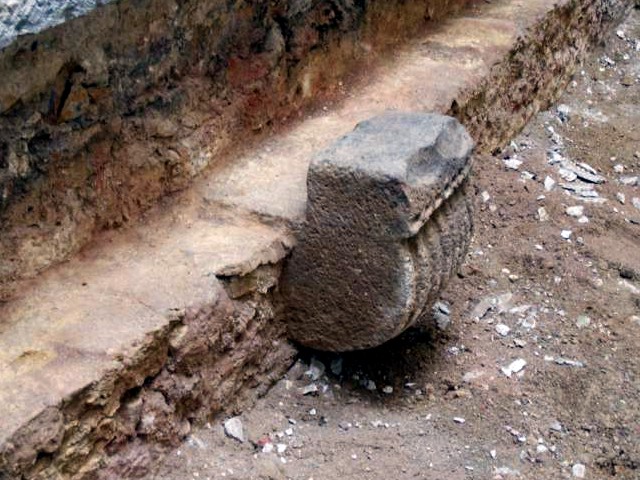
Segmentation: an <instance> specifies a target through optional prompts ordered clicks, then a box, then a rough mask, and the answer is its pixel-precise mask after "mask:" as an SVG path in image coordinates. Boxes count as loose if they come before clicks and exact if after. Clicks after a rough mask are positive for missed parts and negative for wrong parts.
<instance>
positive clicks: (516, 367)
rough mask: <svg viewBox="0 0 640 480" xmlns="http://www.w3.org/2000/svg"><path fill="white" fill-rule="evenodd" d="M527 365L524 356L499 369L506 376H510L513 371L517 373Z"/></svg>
mask: <svg viewBox="0 0 640 480" xmlns="http://www.w3.org/2000/svg"><path fill="white" fill-rule="evenodd" d="M526 365H527V361H526V360H525V359H524V358H519V359H517V360H514V361H513V362H511V363H510V364H509V365H508V366H506V367H502V368H501V369H500V370H501V371H502V373H504V374H505V375H506V376H507V377H509V378H511V375H513V374H514V373H518V372H520V371H522V369H523V368H524V367H525V366H526Z"/></svg>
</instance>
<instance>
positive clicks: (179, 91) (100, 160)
mask: <svg viewBox="0 0 640 480" xmlns="http://www.w3.org/2000/svg"><path fill="white" fill-rule="evenodd" d="M470 1H473V0H419V1H406V0H275V1H270V2H266V1H258V0H253V1H247V0H244V1H243V0H235V1H226V0H186V1H178V0H121V1H116V2H113V3H110V4H107V5H105V6H103V7H100V8H97V9H95V10H93V11H92V12H91V13H89V14H87V15H85V16H83V17H80V18H76V19H74V20H71V21H68V22H66V23H63V24H61V25H59V26H57V27H55V28H51V29H49V30H45V31H43V32H41V33H39V34H37V35H27V36H24V37H19V38H18V39H17V40H16V41H14V42H13V43H11V44H10V45H9V46H7V47H5V48H4V50H2V51H0V78H2V80H3V81H2V82H0V230H2V232H3V235H2V236H1V237H0V258H1V259H2V262H0V300H2V299H3V298H4V299H6V298H8V296H9V295H10V292H11V289H12V287H13V286H14V282H15V281H16V280H18V279H19V278H21V277H24V276H27V277H29V276H33V275H35V274H37V273H38V271H41V270H42V269H44V268H46V267H48V266H49V265H51V264H52V263H55V262H58V261H60V260H63V259H64V258H66V257H67V256H69V255H70V254H71V253H73V252H74V251H76V250H78V249H79V248H80V247H81V246H82V245H84V244H86V243H87V242H88V241H89V240H90V239H91V237H92V236H93V234H94V233H95V232H96V231H98V230H100V229H104V228H112V227H118V226H121V225H126V224H128V223H130V222H131V221H132V220H134V219H135V218H136V217H138V216H139V215H140V213H141V212H144V211H145V210H146V209H147V208H149V207H150V206H152V205H153V204H154V203H155V202H156V201H157V200H158V198H160V197H161V196H163V195H165V194H167V193H170V192H174V191H176V190H179V189H182V188H184V187H185V186H187V185H188V184H189V182H190V180H191V179H192V178H193V177H194V176H195V175H197V174H198V173H199V172H201V171H202V170H203V169H204V168H206V167H207V166H208V165H209V164H210V163H212V162H214V161H215V159H216V158H218V156H219V155H220V153H221V152H223V151H224V150H226V149H228V148H229V147H230V146H232V145H233V144H234V143H246V142H247V140H248V138H249V137H250V136H252V135H253V134H255V133H258V132H262V131H268V130H269V129H271V128H272V127H273V126H274V125H277V124H281V123H283V122H285V121H286V120H287V118H288V117H290V116H291V115H293V114H295V113H296V112H297V111H298V110H299V108H300V107H302V106H304V105H306V104H309V103H311V102H312V101H317V100H318V98H319V92H323V93H324V94H325V95H331V89H332V88H336V85H337V79H339V78H341V77H342V76H343V75H344V74H345V73H346V72H347V71H350V70H352V69H353V68H354V65H355V64H356V62H365V61H366V59H367V58H369V57H371V56H372V54H371V52H376V51H380V50H384V47H385V45H387V44H389V43H394V42H397V41H398V40H399V39H401V38H402V37H405V36H407V35H411V33H413V32H415V31H416V30H417V29H419V28H421V27H422V26H423V25H424V23H425V21H426V20H429V19H432V18H437V17H440V16H443V15H445V14H447V13H450V12H451V11H452V10H455V9H457V8H459V7H460V6H462V5H464V4H466V3H468V2H470ZM382 25H383V26H384V28H380V26H382Z"/></svg>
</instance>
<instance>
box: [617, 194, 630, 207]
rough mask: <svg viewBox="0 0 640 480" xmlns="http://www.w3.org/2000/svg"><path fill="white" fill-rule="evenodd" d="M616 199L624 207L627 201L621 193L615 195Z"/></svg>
mask: <svg viewBox="0 0 640 480" xmlns="http://www.w3.org/2000/svg"><path fill="white" fill-rule="evenodd" d="M616 199H617V200H618V201H619V202H620V203H621V204H622V205H624V204H625V202H626V201H627V198H626V197H625V195H624V193H622V192H618V193H616Z"/></svg>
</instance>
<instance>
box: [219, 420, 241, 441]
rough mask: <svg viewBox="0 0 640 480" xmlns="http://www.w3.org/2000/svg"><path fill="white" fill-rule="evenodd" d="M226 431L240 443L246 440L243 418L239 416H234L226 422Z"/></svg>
mask: <svg viewBox="0 0 640 480" xmlns="http://www.w3.org/2000/svg"><path fill="white" fill-rule="evenodd" d="M224 433H225V434H226V435H227V436H228V437H231V438H233V439H235V440H237V441H239V442H240V443H244V442H245V441H246V436H245V433H244V426H243V425H242V420H240V418H239V417H232V418H229V419H227V420H225V422H224Z"/></svg>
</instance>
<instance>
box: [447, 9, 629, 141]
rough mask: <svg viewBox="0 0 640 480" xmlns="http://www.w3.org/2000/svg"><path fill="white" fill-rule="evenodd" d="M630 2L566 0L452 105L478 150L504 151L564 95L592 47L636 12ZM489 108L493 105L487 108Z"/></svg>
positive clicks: (455, 114)
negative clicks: (611, 29) (552, 103)
mask: <svg viewBox="0 0 640 480" xmlns="http://www.w3.org/2000/svg"><path fill="white" fill-rule="evenodd" d="M633 3H634V2H632V1H629V0H586V1H584V0H583V1H581V0H563V1H561V2H558V6H557V7H556V8H555V9H554V10H553V11H551V12H550V13H549V15H547V16H546V17H545V18H544V19H543V20H542V21H541V22H540V23H539V24H538V25H536V28H535V30H532V31H530V32H528V33H527V35H523V36H521V37H520V38H519V40H518V42H517V43H516V45H514V47H513V49H512V50H511V53H510V55H509V56H508V57H506V58H505V59H504V60H503V61H502V62H501V63H499V64H498V65H496V66H495V67H494V68H493V69H492V72H491V75H489V76H488V77H487V78H485V79H484V80H483V82H482V83H481V84H480V85H477V86H476V87H475V88H474V89H473V90H471V91H468V92H466V93H465V94H464V95H462V96H461V97H460V98H459V99H457V100H456V101H454V103H453V105H452V106H451V109H450V110H449V112H448V114H449V115H453V116H455V117H457V118H458V119H459V120H460V122H461V123H462V124H463V125H465V127H467V129H468V130H469V132H470V133H471V135H472V136H473V137H474V139H475V140H476V141H477V142H478V148H479V149H480V150H485V151H486V150H492V149H495V148H498V147H500V146H501V145H503V144H504V142H505V141H508V139H510V138H513V136H514V135H515V134H516V133H518V132H519V131H520V130H521V129H522V128H523V127H524V125H525V124H526V123H527V121H528V120H529V119H530V118H531V117H532V116H533V115H535V113H537V112H539V111H540V110H541V109H542V108H543V107H546V106H547V105H549V104H550V103H551V102H553V101H554V100H555V99H556V98H557V97H558V96H559V95H560V93H561V92H562V90H563V89H564V87H565V86H566V84H567V83H568V82H569V80H570V78H571V76H572V75H573V73H574V72H575V68H576V66H578V65H579V62H580V60H581V59H582V58H583V57H584V55H585V53H586V51H587V49H588V48H589V47H590V45H592V44H594V43H596V42H597V41H599V40H601V39H602V38H603V36H604V35H605V33H606V32H607V30H609V29H610V28H611V25H613V24H617V23H618V22H620V21H621V20H622V18H623V17H624V15H626V13H627V12H628V11H629V10H630V9H631V8H633ZM488 106H489V107H488Z"/></svg>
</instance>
